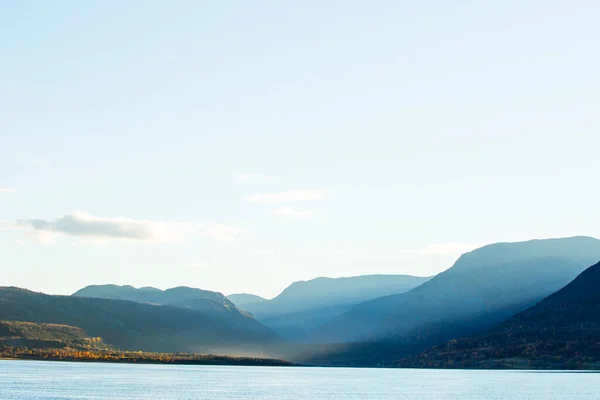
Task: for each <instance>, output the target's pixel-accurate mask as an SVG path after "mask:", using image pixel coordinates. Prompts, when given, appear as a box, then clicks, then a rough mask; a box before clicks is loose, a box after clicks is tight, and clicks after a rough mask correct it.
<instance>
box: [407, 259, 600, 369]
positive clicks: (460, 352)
mask: <svg viewBox="0 0 600 400" xmlns="http://www.w3.org/2000/svg"><path fill="white" fill-rule="evenodd" d="M399 365H401V366H405V367H436V368H440V367H458V368H476V367H479V368H500V367H521V368H522V367H526V368H557V369H564V368H567V369H579V368H594V369H600V263H598V264H596V265H594V266H592V267H590V268H588V269H587V270H585V271H584V272H583V273H581V274H580V275H579V276H578V277H577V278H576V279H575V280H574V281H573V282H571V283H570V284H568V285H567V286H565V287H564V288H563V289H561V290H559V291H558V292H556V293H554V294H552V295H551V296H549V297H547V298H545V299H544V300H543V301H541V302H540V303H538V304H536V305H535V306H533V307H531V308H529V309H527V310H525V311H523V312H522V313H519V314H517V315H516V316H514V317H512V318H510V319H509V320H508V321H506V322H504V323H502V324H501V325H498V326H497V327H495V328H493V329H491V330H490V331H489V332H487V333H486V334H484V335H480V336H477V337H474V338H467V339H459V340H452V341H451V342H448V343H446V344H444V345H440V346H436V347H434V348H432V349H429V350H427V351H425V352H424V353H422V354H420V355H419V356H416V357H413V358H409V359H406V360H402V361H401V362H400V364H399Z"/></svg>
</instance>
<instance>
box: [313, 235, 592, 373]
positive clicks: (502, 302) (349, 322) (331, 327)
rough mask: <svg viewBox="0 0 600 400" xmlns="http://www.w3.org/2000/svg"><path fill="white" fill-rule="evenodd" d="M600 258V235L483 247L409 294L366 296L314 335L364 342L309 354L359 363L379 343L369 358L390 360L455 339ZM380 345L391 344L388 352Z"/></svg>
mask: <svg viewBox="0 0 600 400" xmlns="http://www.w3.org/2000/svg"><path fill="white" fill-rule="evenodd" d="M599 259H600V241H599V240H597V239H594V238H588V237H574V238H566V239H548V240H533V241H528V242H519V243H498V244H493V245H489V246H485V247H482V248H480V249H477V250H474V251H472V252H470V253H467V254H464V255H462V256H461V257H460V258H459V259H458V261H457V262H456V263H455V264H454V266H453V267H452V268H450V269H448V270H447V271H444V272H442V273H440V274H439V275H437V276H436V277H435V278H433V279H431V280H430V281H428V282H426V283H424V284H423V285H421V286H419V287H417V288H415V289H413V290H411V291H409V292H407V293H405V294H399V295H391V296H386V297H381V298H378V299H375V300H372V301H368V302H365V303H361V304H359V305H357V306H355V307H353V308H352V309H351V310H349V311H348V312H346V313H344V314H342V315H340V316H338V317H337V318H334V319H333V320H331V321H329V322H328V323H327V324H325V325H324V326H323V327H321V328H320V329H319V330H318V331H316V332H315V333H314V335H315V337H313V341H315V342H321V343H352V342H356V343H357V344H356V345H354V346H347V345H346V346H342V347H341V348H342V350H338V349H339V348H340V346H332V347H331V348H332V349H334V350H331V351H330V352H326V353H325V354H319V355H318V357H316V358H314V359H311V358H310V357H309V358H308V359H307V360H304V361H308V362H311V361H315V362H322V361H323V360H324V359H325V360H327V359H330V358H335V359H336V360H337V362H338V363H342V364H344V363H348V364H352V362H353V360H354V359H356V357H357V352H358V353H363V352H365V351H367V350H364V349H366V348H371V350H368V351H369V352H371V353H372V358H371V360H370V361H368V362H367V360H364V359H363V362H367V363H381V362H383V363H390V362H392V361H394V359H397V358H400V357H403V356H407V355H410V354H414V353H416V352H418V351H420V350H423V349H425V348H426V347H428V346H431V345H434V344H437V343H442V342H444V341H446V340H448V339H452V338H457V337H462V336H468V335H473V334H477V333H480V332H483V331H485V330H486V329H488V328H490V327H491V326H493V325H495V324H497V323H499V322H501V321H503V320H505V319H507V318H509V317H511V316H512V315H514V314H516V313H518V312H521V311H523V310H525V309H527V308H528V307H530V306H532V305H534V304H536V303H537V302H538V301H540V300H541V299H543V298H544V297H545V296H548V295H550V294H552V293H553V292H555V291H556V290H558V289H560V288H562V287H563V286H565V285H566V284H568V283H569V282H570V281H571V280H573V279H574V278H575V277H576V276H577V275H578V274H579V273H581V272H582V271H583V270H585V269H586V268H587V267H588V266H589V265H591V264H592V263H595V262H596V261H598V260H599ZM365 343H367V344H368V345H367V346H366V345H365ZM365 346H366V347H365ZM373 346H375V347H373ZM377 348H385V349H386V352H385V354H378V353H377V352H378V351H377ZM390 348H392V349H394V351H390Z"/></svg>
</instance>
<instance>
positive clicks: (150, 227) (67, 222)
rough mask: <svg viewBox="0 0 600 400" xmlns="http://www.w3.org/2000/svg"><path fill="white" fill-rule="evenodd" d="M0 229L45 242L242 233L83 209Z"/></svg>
mask: <svg viewBox="0 0 600 400" xmlns="http://www.w3.org/2000/svg"><path fill="white" fill-rule="evenodd" d="M0 230H29V231H31V232H32V233H34V234H35V236H36V237H38V239H39V240H41V241H42V242H45V243H47V242H50V241H52V240H53V239H54V238H55V237H56V236H58V235H68V236H75V237H80V238H85V239H88V240H94V241H102V240H137V241H153V242H178V241H181V240H183V239H185V238H186V237H189V236H194V235H204V236H207V237H210V238H211V239H213V240H215V241H220V242H231V241H234V240H235V239H236V237H237V236H238V235H239V234H240V233H241V232H242V231H241V230H240V229H237V228H234V227H231V226H227V225H219V224H195V223H190V222H165V221H149V220H136V219H131V218H106V217H97V216H94V215H90V214H87V213H83V212H74V213H70V214H65V215H63V216H60V217H57V218H54V219H50V220H46V219H41V218H28V219H20V220H17V221H15V222H6V221H0Z"/></svg>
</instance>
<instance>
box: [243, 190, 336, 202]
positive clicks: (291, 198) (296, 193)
mask: <svg viewBox="0 0 600 400" xmlns="http://www.w3.org/2000/svg"><path fill="white" fill-rule="evenodd" d="M327 196H329V191H327V190H289V191H287V192H278V193H262V194H253V195H252V196H249V197H246V199H245V200H246V201H249V202H255V203H264V204H277V203H288V202H298V201H313V200H322V199H325V198H326V197H327Z"/></svg>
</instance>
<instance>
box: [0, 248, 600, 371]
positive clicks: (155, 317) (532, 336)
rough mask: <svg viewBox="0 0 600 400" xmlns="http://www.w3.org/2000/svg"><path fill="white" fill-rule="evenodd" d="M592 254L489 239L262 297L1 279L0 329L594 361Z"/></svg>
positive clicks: (353, 359) (186, 347)
mask: <svg viewBox="0 0 600 400" xmlns="http://www.w3.org/2000/svg"><path fill="white" fill-rule="evenodd" d="M598 260H600V240H597V239H594V238H590V237H572V238H564V239H547V240H532V241H527V242H519V243H496V244H492V245H488V246H484V247H482V248H479V249H476V250H474V251H472V252H469V253H466V254H463V255H462V256H461V257H460V258H459V259H458V260H457V261H456V263H455V264H454V265H453V266H452V267H451V268H449V269H448V270H446V271H444V272H442V273H440V274H438V275H437V276H435V277H433V278H428V277H414V276H406V275H369V276H361V277H352V278H338V279H332V278H317V279H313V280H310V281H306V282H296V283H293V284H292V285H290V286H289V287H288V288H286V289H285V290H284V291H283V292H282V293H281V294H280V295H279V296H277V297H275V298H274V299H272V300H267V299H264V298H261V297H259V296H255V295H251V294H234V295H231V296H229V297H225V296H223V295H222V294H221V293H217V292H211V291H206V290H201V289H194V288H189V287H177V288H172V289H168V290H160V289H156V288H151V287H145V288H139V289H137V288H134V287H132V286H117V285H95V286H88V287H86V288H83V289H81V290H79V291H77V292H76V293H74V294H73V295H72V296H50V295H45V294H42V293H35V292H31V291H28V290H24V289H19V288H14V287H0V321H5V322H3V323H0V329H4V330H5V331H6V332H8V333H6V332H5V335H4V337H5V339H4V340H17V339H15V338H11V337H10V336H8V334H9V333H10V332H13V331H14V332H20V333H19V334H18V335H16V336H15V337H16V338H20V339H18V340H22V341H23V340H25V341H26V342H27V343H34V342H35V343H37V342H39V341H40V340H42V341H44V340H45V341H50V342H52V341H57V340H60V339H56V337H58V336H61V335H62V336H64V337H67V336H69V335H71V336H73V337H76V338H77V340H79V342H81V343H84V345H86V346H87V344H85V343H87V342H85V341H89V340H91V339H90V338H96V337H100V338H102V341H100V342H97V343H101V345H102V346H109V347H114V348H118V349H123V350H132V351H137V350H143V351H150V352H152V351H155V352H188V353H217V354H228V355H239V356H244V355H249V356H268V357H278V358H286V359H288V360H290V361H294V362H299V363H303V364H316V365H337V366H340V365H348V366H397V365H400V366H416V367H431V366H434V367H475V368H482V367H483V368H496V367H502V368H506V367H527V368H566V367H569V368H571V367H572V368H595V367H596V366H598V367H599V368H600V364H596V363H597V362H598V361H597V360H598V359H599V354H600V350H599V348H598V346H599V345H598V343H600V334H599V332H600V327H599V326H600V312H599V311H598V310H600V294H598V293H599V292H600V291H599V290H598V289H600V287H599V286H600V283H599V282H600V265H595V264H596V263H597V262H598ZM589 265H594V267H592V268H589V269H588V267H589ZM583 271H585V272H583ZM582 272H583V273H582ZM580 274H581V275H580ZM575 278H577V279H575ZM563 288H564V289H563ZM553 293H554V294H553ZM548 296H549V297H548ZM544 299H545V300H544ZM542 300H543V301H542ZM540 302H541V303H540ZM538 303H539V304H538ZM536 304H537V305H536ZM27 323H31V324H29V325H28V324H27ZM2 324H4V325H2ZM49 324H50V325H49ZM57 324H59V325H57ZM65 325H68V327H64V326H65ZM45 330H48V332H44V331H45ZM486 332H487V333H486ZM0 333H1V332H0ZM84 333H85V335H86V336H85V338H84V337H83V335H84ZM56 335H58V336H56ZM65 335H66V336H65ZM461 338H466V339H461ZM94 340H95V339H94ZM36 341H37V342H36ZM23 343H25V342H23ZM95 343H96V342H95ZM442 343H445V344H442ZM432 346H433V347H432ZM423 351H425V352H424V353H422V352H423ZM419 354H420V355H419ZM398 360H402V361H400V362H399V361H398Z"/></svg>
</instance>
